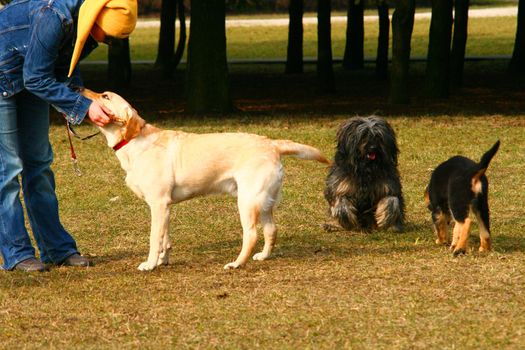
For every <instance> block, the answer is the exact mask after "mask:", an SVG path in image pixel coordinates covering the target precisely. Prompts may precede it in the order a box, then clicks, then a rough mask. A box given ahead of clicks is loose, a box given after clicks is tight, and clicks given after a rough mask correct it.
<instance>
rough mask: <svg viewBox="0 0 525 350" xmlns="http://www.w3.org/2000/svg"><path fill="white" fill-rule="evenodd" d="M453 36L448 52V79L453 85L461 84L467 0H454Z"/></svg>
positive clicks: (466, 22) (466, 31)
mask: <svg viewBox="0 0 525 350" xmlns="http://www.w3.org/2000/svg"><path fill="white" fill-rule="evenodd" d="M454 7H455V11H454V13H455V14H454V37H453V39H452V51H451V53H450V67H451V70H450V80H451V82H452V84H454V85H455V86H461V85H463V66H464V63H465V47H466V45H467V36H468V8H469V0H455V3H454Z"/></svg>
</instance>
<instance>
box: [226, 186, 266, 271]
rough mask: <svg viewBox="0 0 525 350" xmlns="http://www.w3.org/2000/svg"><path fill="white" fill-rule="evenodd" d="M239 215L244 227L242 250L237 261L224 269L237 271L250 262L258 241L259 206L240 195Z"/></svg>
mask: <svg viewBox="0 0 525 350" xmlns="http://www.w3.org/2000/svg"><path fill="white" fill-rule="evenodd" d="M238 206H239V214H240V217H241V225H242V248H241V252H240V254H239V256H238V257H237V259H236V260H235V261H234V262H232V263H229V264H226V265H224V269H225V270H228V269H236V268H238V267H240V266H242V265H244V264H246V262H247V261H248V259H249V258H250V255H251V254H252V252H253V248H254V247H255V243H256V241H257V221H258V220H259V211H260V209H259V204H258V203H254V200H253V199H251V198H250V199H246V198H243V197H242V196H241V194H240V193H239V201H238Z"/></svg>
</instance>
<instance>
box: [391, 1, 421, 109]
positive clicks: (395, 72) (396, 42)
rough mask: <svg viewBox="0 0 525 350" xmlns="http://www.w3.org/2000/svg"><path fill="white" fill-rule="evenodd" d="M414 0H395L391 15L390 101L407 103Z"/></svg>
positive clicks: (414, 8)
mask: <svg viewBox="0 0 525 350" xmlns="http://www.w3.org/2000/svg"><path fill="white" fill-rule="evenodd" d="M415 10H416V1H415V0H397V3H396V7H395V10H394V14H393V16H392V71H391V73H390V102H392V103H408V102H409V100H410V98H409V92H408V67H409V64H410V40H411V39H412V30H413V29H414V13H415Z"/></svg>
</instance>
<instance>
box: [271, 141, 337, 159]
mask: <svg viewBox="0 0 525 350" xmlns="http://www.w3.org/2000/svg"><path fill="white" fill-rule="evenodd" d="M272 143H273V145H274V146H275V148H277V151H278V152H279V153H280V154H281V155H284V156H288V155H290V156H295V157H297V158H301V159H306V160H316V161H318V162H321V163H325V164H331V162H330V161H329V160H328V159H326V157H325V156H323V154H322V153H321V151H319V150H318V149H317V148H315V147H312V146H308V145H303V144H301V143H297V142H293V141H290V140H272Z"/></svg>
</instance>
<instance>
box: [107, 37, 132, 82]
mask: <svg viewBox="0 0 525 350" xmlns="http://www.w3.org/2000/svg"><path fill="white" fill-rule="evenodd" d="M108 80H109V82H110V85H111V87H112V88H120V87H123V86H127V85H129V83H130V82H131V57H130V53H129V39H127V38H126V39H113V40H112V42H111V45H109V48H108Z"/></svg>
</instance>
